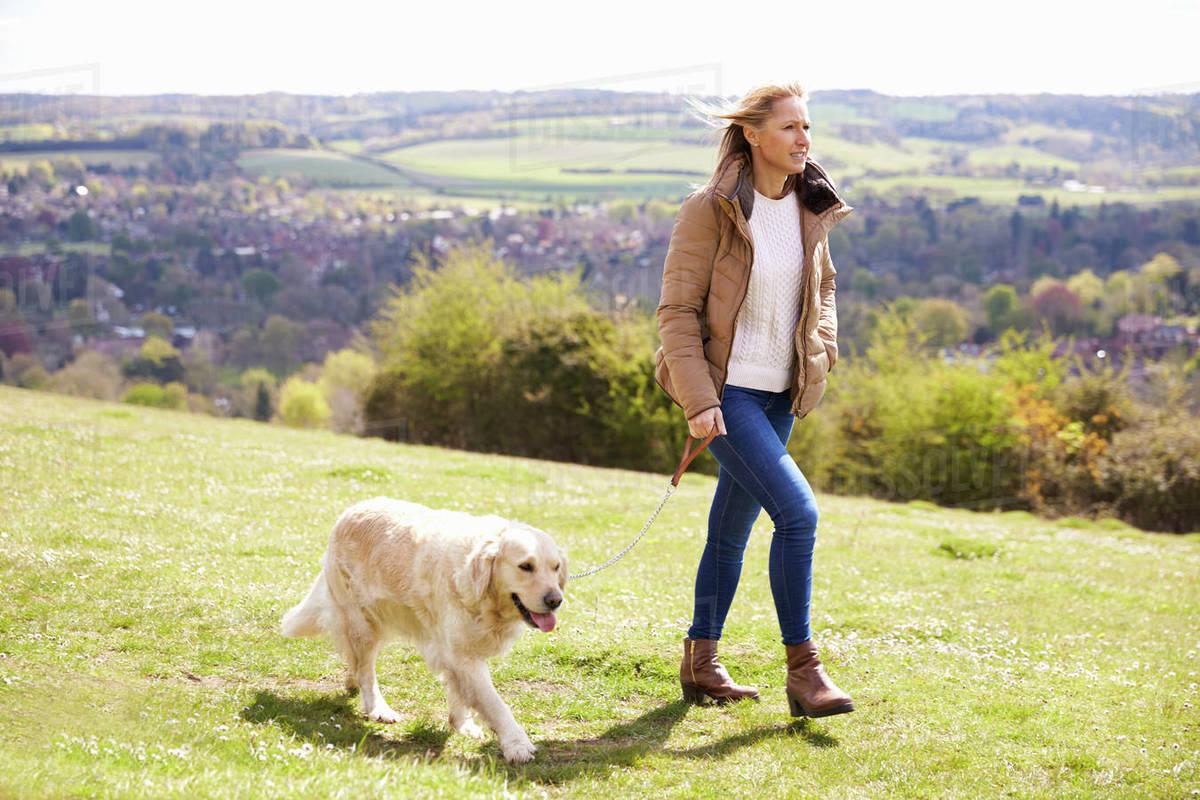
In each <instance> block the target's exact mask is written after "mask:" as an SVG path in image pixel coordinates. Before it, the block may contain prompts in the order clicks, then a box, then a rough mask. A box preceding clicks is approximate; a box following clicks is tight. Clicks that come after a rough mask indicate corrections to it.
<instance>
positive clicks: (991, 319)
mask: <svg viewBox="0 0 1200 800" xmlns="http://www.w3.org/2000/svg"><path fill="white" fill-rule="evenodd" d="M1017 304H1018V299H1017V290H1016V289H1014V288H1013V287H1012V286H1009V285H1008V284H1007V283H998V284H996V285H995V286H992V287H991V288H989V289H988V290H987V291H986V292H984V294H983V312H984V313H985V314H986V315H987V324H988V328H989V329H990V330H991V331H992V333H994V334H996V335H997V336H999V335H1000V334H1001V333H1003V332H1004V330H1005V329H1006V328H1008V327H1010V326H1011V325H1012V322H1013V319H1014V316H1015V313H1016V310H1017Z"/></svg>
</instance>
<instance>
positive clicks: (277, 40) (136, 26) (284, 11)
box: [0, 0, 1200, 95]
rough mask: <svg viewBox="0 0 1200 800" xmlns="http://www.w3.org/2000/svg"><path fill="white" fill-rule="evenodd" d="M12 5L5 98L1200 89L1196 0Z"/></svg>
mask: <svg viewBox="0 0 1200 800" xmlns="http://www.w3.org/2000/svg"><path fill="white" fill-rule="evenodd" d="M721 5H723V6H724V7H726V8H728V9H730V11H729V15H728V16H726V17H717V16H714V15H713V13H712V11H711V10H710V9H713V8H717V7H719V6H718V4H715V3H713V4H709V3H697V2H693V3H667V2H660V3H656V2H654V1H653V0H636V2H631V1H630V0H604V1H603V2H587V3H582V2H570V0H557V2H553V3H551V2H545V1H544V0H528V1H523V2H510V3H502V2H494V1H493V2H473V1H472V2H461V1H460V2H437V1H436V0H434V2H428V1H426V2H413V3H407V2H395V0H393V1H392V2H388V3H380V2H375V3H365V2H359V1H358V0H343V2H338V3H322V4H320V5H308V4H305V3H303V2H291V3H281V2H259V0H239V2H229V1H228V0H206V1H205V2H200V3H175V2H170V0H155V1H154V2H142V1H141V0H87V1H86V2H78V1H76V0H63V2H30V1H28V0H0V93H5V92H19V91H40V92H47V93H65V92H85V93H97V94H106V95H115V94H158V93H167V92H180V93H194V94H253V93H259V92H266V91H284V92H291V93H297V94H356V93H359V92H378V91H411V90H421V89H437V90H454V89H500V90H505V91H512V90H518V89H539V88H545V87H549V86H582V87H597V88H613V89H622V90H638V89H665V90H667V91H681V92H711V93H714V94H724V95H731V94H738V93H740V92H743V91H745V90H746V89H747V88H749V87H750V86H751V85H753V84H755V83H759V82H763V81H766V80H773V79H778V78H790V79H795V80H799V81H801V82H802V83H804V84H805V85H806V86H807V87H808V88H809V90H810V91H821V90H827V89H872V90H874V91H877V92H882V93H885V94H893V95H921V94H953V93H981V94H982V93H987V94H991V93H1037V92H1051V93H1076V94H1091V95H1097V94H1133V93H1147V92H1157V91H1164V90H1166V91H1183V92H1197V91H1200V66H1197V65H1198V64H1200V59H1198V58H1197V57H1196V50H1195V45H1194V39H1195V36H1196V32H1197V31H1198V30H1200V0H1140V1H1139V2H1136V3H1128V2H1125V3H1119V4H1116V3H1114V4H1108V3H1096V2H1086V3H1085V2H1076V0H1062V1H1061V2H1060V1H1059V0H1006V2H992V3H987V4H984V5H978V4H968V3H964V2H962V0H956V1H955V2H940V0H939V1H936V2H935V1H934V0H910V1H909V2H888V3H882V2H881V3H874V2H861V1H860V2H847V3H839V2H831V1H830V0H825V2H819V3H808V2H799V1H797V0H793V1H792V2H788V3H774V2H757V3H746V4H735V3H732V2H727V3H724V4H721Z"/></svg>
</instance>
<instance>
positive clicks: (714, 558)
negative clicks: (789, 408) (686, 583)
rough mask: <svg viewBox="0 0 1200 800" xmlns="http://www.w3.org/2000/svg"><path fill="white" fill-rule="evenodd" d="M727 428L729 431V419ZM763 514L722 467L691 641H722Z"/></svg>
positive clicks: (699, 571)
mask: <svg viewBox="0 0 1200 800" xmlns="http://www.w3.org/2000/svg"><path fill="white" fill-rule="evenodd" d="M726 396H728V390H727V391H726ZM723 413H724V412H722V414H723ZM725 424H726V428H727V429H728V425H729V422H728V418H726V423H725ZM718 438H720V437H718ZM713 441H716V439H714V440H713ZM710 446H711V445H710ZM760 511H762V506H761V505H760V504H759V502H758V501H757V500H755V499H754V496H753V495H751V494H750V493H749V492H747V491H746V490H745V489H743V488H742V487H741V484H739V483H738V482H737V481H735V480H734V479H733V476H732V475H730V474H729V472H728V471H727V470H726V469H725V468H724V467H721V469H720V470H719V471H718V473H717V490H716V492H714V493H713V501H712V506H711V507H710V508H709V511H708V540H707V541H706V542H705V543H704V552H703V553H702V554H701V556H700V566H699V567H698V568H697V570H696V588H695V605H694V606H693V609H694V610H693V612H692V627H691V628H689V629H688V638H689V639H720V638H721V631H722V629H723V628H724V626H725V616H726V614H728V613H729V605H730V604H731V603H732V602H733V595H734V594H735V593H736V592H737V586H738V580H739V579H740V578H741V575H742V553H743V552H744V551H745V549H746V542H747V541H749V539H750V530H751V529H752V528H753V527H754V521H755V520H756V519H758V514H759V512H760Z"/></svg>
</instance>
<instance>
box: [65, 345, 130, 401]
mask: <svg viewBox="0 0 1200 800" xmlns="http://www.w3.org/2000/svg"><path fill="white" fill-rule="evenodd" d="M47 387H48V388H49V389H50V390H51V391H53V392H60V393H62V394H71V395H76V396H77V397H94V398H96V399H98V400H116V399H117V398H118V397H120V395H121V369H120V367H118V366H117V362H116V361H114V360H113V359H112V358H111V357H110V356H108V355H106V354H104V353H101V352H98V351H96V350H83V351H81V352H80V353H79V354H78V355H77V356H76V357H75V360H74V361H72V362H71V363H70V364H68V365H67V366H65V367H63V368H62V369H60V370H59V371H58V372H56V373H54V374H53V375H51V376H50V380H49V381H48V383H47Z"/></svg>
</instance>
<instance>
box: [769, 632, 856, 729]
mask: <svg viewBox="0 0 1200 800" xmlns="http://www.w3.org/2000/svg"><path fill="white" fill-rule="evenodd" d="M786 647H787V670H788V675H787V698H788V705H789V706H790V707H791V709H792V716H793V717H801V716H803V717H828V716H830V715H831V714H845V713H846V712H847V711H853V710H854V703H852V702H851V701H850V695H848V694H846V693H845V692H843V691H842V690H841V689H839V688H838V687H837V686H836V685H834V683H833V681H831V680H830V679H829V676H828V675H826V674H825V668H824V667H823V666H822V665H821V660H820V659H819V658H818V657H817V645H816V643H814V642H813V640H812V639H809V640H808V641H806V642H801V643H800V644H789V645H786Z"/></svg>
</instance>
